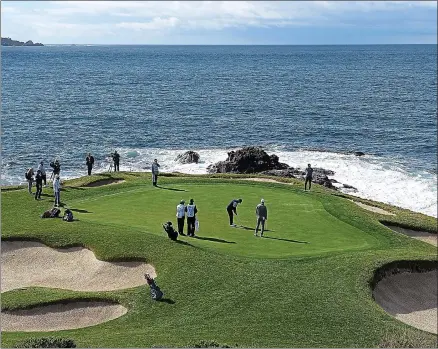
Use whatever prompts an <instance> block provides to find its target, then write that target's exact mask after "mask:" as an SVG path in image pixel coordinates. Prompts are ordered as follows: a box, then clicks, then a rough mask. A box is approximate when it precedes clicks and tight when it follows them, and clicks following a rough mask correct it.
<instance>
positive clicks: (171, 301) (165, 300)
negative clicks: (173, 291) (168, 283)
mask: <svg viewBox="0 0 438 349" xmlns="http://www.w3.org/2000/svg"><path fill="white" fill-rule="evenodd" d="M158 302H162V303H167V304H175V301H174V300H172V299H169V298H161V299H160V300H159V301H158Z"/></svg>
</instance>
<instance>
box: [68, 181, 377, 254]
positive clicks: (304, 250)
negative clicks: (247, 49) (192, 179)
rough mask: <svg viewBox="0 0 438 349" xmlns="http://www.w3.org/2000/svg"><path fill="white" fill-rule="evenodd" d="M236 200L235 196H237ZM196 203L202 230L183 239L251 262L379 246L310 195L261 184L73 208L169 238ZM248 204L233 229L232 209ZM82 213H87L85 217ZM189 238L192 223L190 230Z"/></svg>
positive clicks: (128, 195) (117, 198)
mask: <svg viewBox="0 0 438 349" xmlns="http://www.w3.org/2000/svg"><path fill="white" fill-rule="evenodd" d="M233 195H234V196H233ZM191 198H193V199H194V200H195V204H196V205H197V208H198V211H199V212H198V215H197V217H198V220H199V225H200V230H199V231H198V232H196V235H197V238H194V239H193V238H189V237H179V239H181V240H184V241H188V242H189V243H190V244H192V245H194V246H199V247H203V248H208V249H215V250H217V251H220V252H223V253H227V254H236V255H242V256H250V257H260V258H266V257H268V258H284V257H290V256H302V255H317V254H320V253H326V252H333V251H349V250H358V249H366V248H370V247H372V246H373V245H377V243H378V242H377V239H376V238H375V237H373V236H371V235H369V234H367V233H366V232H365V231H362V230H360V229H358V228H355V227H353V226H352V225H349V224H347V223H345V222H343V221H340V220H339V219H337V218H336V217H334V216H333V215H331V214H330V213H328V212H327V211H326V210H325V208H324V206H323V205H322V203H321V202H320V201H319V199H318V198H317V197H315V196H313V195H312V193H311V192H310V193H309V192H300V191H292V190H289V189H288V188H284V189H283V188H275V187H263V186H262V185H260V184H255V185H239V184H215V185H208V184H189V183H185V184H184V183H182V184H178V185H170V184H168V185H165V186H163V187H158V188H155V187H152V186H142V187H140V188H137V189H134V190H133V189H127V190H121V191H119V192H116V193H111V194H102V195H101V196H97V197H93V198H89V199H82V200H78V201H72V202H70V205H69V206H70V207H71V208H73V209H74V210H77V212H76V213H75V214H76V216H77V217H78V219H80V220H81V221H90V222H94V223H100V224H107V225H117V226H119V227H120V228H121V234H124V231H123V227H127V226H129V227H132V228H136V229H140V230H144V231H145V232H148V233H153V234H157V235H160V236H165V233H164V231H163V228H162V226H161V225H162V223H164V222H166V221H169V220H170V221H171V222H172V223H173V225H174V226H175V228H176V226H177V222H176V205H177V204H179V202H180V200H181V199H184V200H185V201H186V204H187V203H188V201H189V199H191ZM233 198H242V199H243V202H242V204H240V205H238V207H237V213H238V216H237V217H235V223H236V224H237V227H235V228H233V227H230V226H229V220H228V214H227V212H226V206H227V205H228V203H229V202H230V201H231V200H232V199H233ZM261 198H264V199H265V202H266V206H267V208H268V221H267V231H266V232H265V234H264V237H263V238H262V239H260V238H256V237H255V236H254V230H255V226H256V216H255V207H256V205H257V204H258V203H260V199H261ZM81 212H82V213H81ZM184 228H185V229H184V232H185V233H186V232H187V223H186V224H185V227H184Z"/></svg>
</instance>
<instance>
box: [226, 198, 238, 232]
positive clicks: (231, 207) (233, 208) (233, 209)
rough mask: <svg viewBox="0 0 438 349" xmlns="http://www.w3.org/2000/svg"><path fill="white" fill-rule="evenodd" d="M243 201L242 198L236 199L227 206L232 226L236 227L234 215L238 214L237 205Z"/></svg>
mask: <svg viewBox="0 0 438 349" xmlns="http://www.w3.org/2000/svg"><path fill="white" fill-rule="evenodd" d="M241 203H242V199H234V200H231V202H230V203H229V204H228V206H227V212H228V216H229V217H230V227H235V226H236V225H235V224H234V223H233V216H234V215H236V216H237V210H236V209H237V205H239V204H241Z"/></svg>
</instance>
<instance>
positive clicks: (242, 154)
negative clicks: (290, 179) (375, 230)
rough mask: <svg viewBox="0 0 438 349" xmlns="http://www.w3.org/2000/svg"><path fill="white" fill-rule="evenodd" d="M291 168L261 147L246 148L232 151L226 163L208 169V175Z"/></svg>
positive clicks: (218, 163)
mask: <svg viewBox="0 0 438 349" xmlns="http://www.w3.org/2000/svg"><path fill="white" fill-rule="evenodd" d="M287 168H289V166H288V165H287V164H283V163H281V162H279V161H278V156H277V155H275V154H272V155H268V153H266V152H265V151H264V150H263V149H262V148H261V147H244V148H242V149H239V150H236V151H230V152H229V153H228V157H227V159H226V160H225V161H219V162H217V163H215V164H213V165H210V166H208V167H207V171H208V173H260V172H263V171H269V170H283V169H287Z"/></svg>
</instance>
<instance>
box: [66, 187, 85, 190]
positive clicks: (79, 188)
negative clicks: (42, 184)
mask: <svg viewBox="0 0 438 349" xmlns="http://www.w3.org/2000/svg"><path fill="white" fill-rule="evenodd" d="M65 188H68V189H74V190H85V188H81V187H70V186H68V187H67V186H66V187H65ZM61 190H62V189H61Z"/></svg>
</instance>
